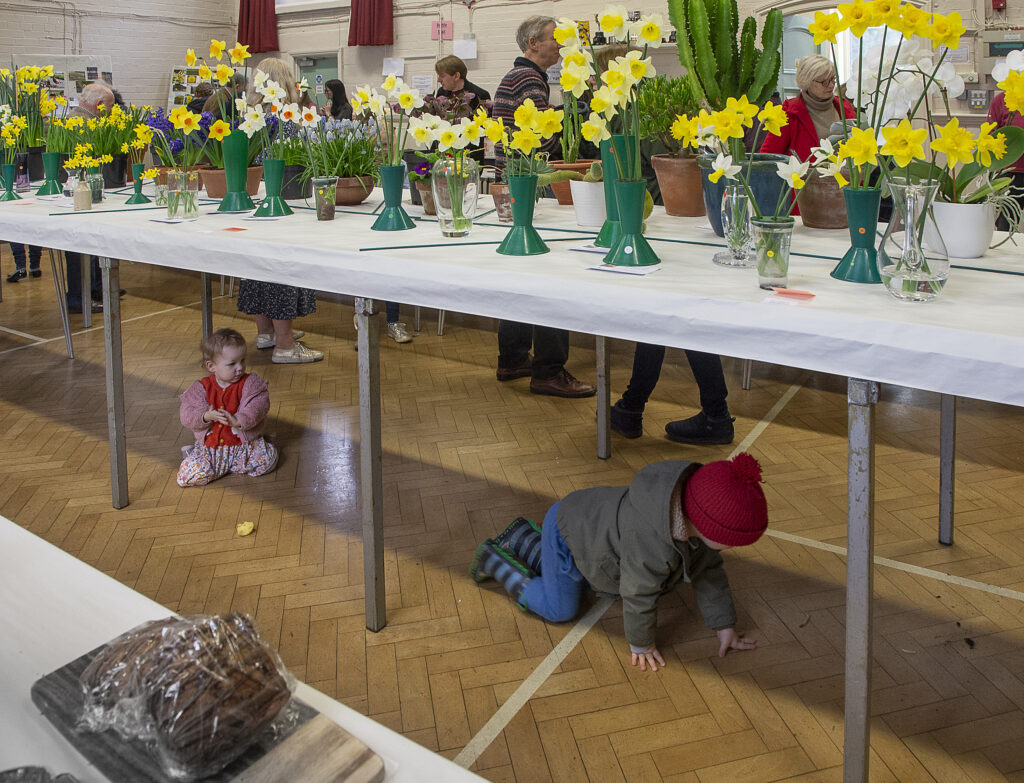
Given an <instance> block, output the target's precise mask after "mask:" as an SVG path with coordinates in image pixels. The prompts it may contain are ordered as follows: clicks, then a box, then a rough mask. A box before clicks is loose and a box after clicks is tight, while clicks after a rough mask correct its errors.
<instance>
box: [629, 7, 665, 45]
mask: <svg viewBox="0 0 1024 783" xmlns="http://www.w3.org/2000/svg"><path fill="white" fill-rule="evenodd" d="M664 28H665V20H664V19H663V18H662V16H661V14H647V15H645V16H641V17H640V20H639V21H637V22H633V24H632V25H630V32H631V33H632V34H633V35H634V36H635V37H636V38H637V39H638V41H643V42H644V43H645V44H646V45H647V46H648V47H650V48H651V49H656V48H657V47H659V46H661V35H662V33H661V31H662V30H663V29H664Z"/></svg>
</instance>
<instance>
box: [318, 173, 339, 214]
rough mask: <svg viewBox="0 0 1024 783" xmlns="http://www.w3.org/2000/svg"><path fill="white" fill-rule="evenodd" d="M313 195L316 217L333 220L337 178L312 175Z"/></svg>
mask: <svg viewBox="0 0 1024 783" xmlns="http://www.w3.org/2000/svg"><path fill="white" fill-rule="evenodd" d="M313 196H314V197H315V198H316V219H317V220H334V212H335V199H336V198H337V197H338V178H337V177H313Z"/></svg>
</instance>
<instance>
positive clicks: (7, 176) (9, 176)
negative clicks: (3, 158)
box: [0, 163, 21, 201]
mask: <svg viewBox="0 0 1024 783" xmlns="http://www.w3.org/2000/svg"><path fill="white" fill-rule="evenodd" d="M17 169H18V167H17V166H16V165H15V164H13V163H5V164H4V165H3V166H0V177H2V178H3V186H4V194H3V195H2V196H0V201H20V200H21V196H19V195H18V194H17V193H15V192H14V177H15V172H16V171H17Z"/></svg>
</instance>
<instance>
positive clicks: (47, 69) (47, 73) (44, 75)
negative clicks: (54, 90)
mask: <svg viewBox="0 0 1024 783" xmlns="http://www.w3.org/2000/svg"><path fill="white" fill-rule="evenodd" d="M51 76H53V66H52V65H46V66H44V67H42V68H40V69H39V78H40V79H49V78H50V77H51Z"/></svg>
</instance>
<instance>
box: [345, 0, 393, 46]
mask: <svg viewBox="0 0 1024 783" xmlns="http://www.w3.org/2000/svg"><path fill="white" fill-rule="evenodd" d="M394 42H395V29H394V14H393V10H392V6H391V0H352V15H351V16H350V17H349V20H348V45H349V46H382V45H384V44H393V43H394Z"/></svg>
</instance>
